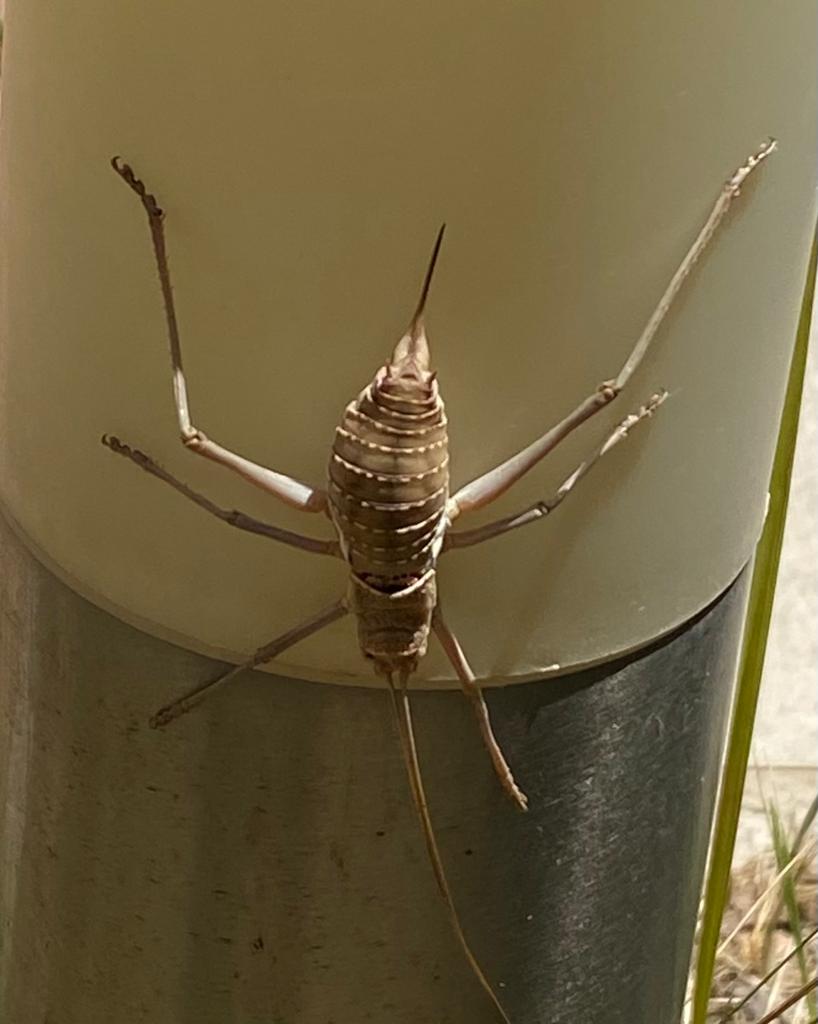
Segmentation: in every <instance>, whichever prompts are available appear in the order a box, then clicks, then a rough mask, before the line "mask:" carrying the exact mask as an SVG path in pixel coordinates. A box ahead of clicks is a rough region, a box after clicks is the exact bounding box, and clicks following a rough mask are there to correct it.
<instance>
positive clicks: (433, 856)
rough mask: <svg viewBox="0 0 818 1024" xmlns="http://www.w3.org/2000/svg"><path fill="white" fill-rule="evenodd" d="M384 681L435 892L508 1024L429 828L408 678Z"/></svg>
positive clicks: (427, 807)
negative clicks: (471, 941)
mask: <svg viewBox="0 0 818 1024" xmlns="http://www.w3.org/2000/svg"><path fill="white" fill-rule="evenodd" d="M387 680H388V682H389V694H390V696H391V698H392V709H393V711H394V713H395V721H396V722H397V726H398V735H399V736H400V744H401V750H402V751H403V759H404V763H405V765H406V771H407V774H408V776H409V786H410V788H411V790H412V799H413V801H414V804H415V810H416V811H417V813H418V817H419V818H420V825H421V829H422V831H423V838H424V840H425V842H426V850H427V852H428V854H429V861H430V863H431V866H432V871H433V873H434V876H435V881H436V882H437V887H438V890H439V891H440V895H441V897H442V898H443V902H444V903H445V905H446V909H447V910H448V912H449V917H450V919H451V922H452V927H453V929H454V932H455V935H456V936H457V939H458V941H459V942H460V945H461V947H462V949H463V952H464V954H465V956H466V960H467V961H468V963H469V966H470V967H471V969H472V971H473V972H474V975H475V977H476V978H477V980H478V981H479V982H480V985H481V986H482V987H483V989H484V991H485V992H486V995H488V997H489V999H491V1001H492V1003H494V1006H495V1008H496V1010H497V1012H498V1013H499V1014H500V1017H501V1018H502V1019H503V1021H504V1022H505V1024H511V1022H510V1020H509V1018H508V1015H507V1014H506V1012H505V1010H504V1009H503V1007H502V1005H501V1003H500V1000H499V999H498V998H497V995H496V994H495V992H494V989H493V988H492V987H491V983H490V982H489V980H488V978H487V977H486V976H485V974H484V973H483V968H482V967H481V966H480V964H479V963H478V962H477V958H476V957H475V955H474V953H473V952H472V950H471V946H470V945H469V943H468V940H467V938H466V935H465V933H464V931H463V925H462V924H461V923H460V916H459V914H458V913H457V908H456V907H455V903H454V897H453V896H452V891H451V889H450V887H449V882H448V879H447V878H446V872H445V870H444V868H443V858H442V857H441V855H440V849H439V848H438V845H437V839H436V838H435V831H434V826H433V825H432V817H431V815H430V813H429V804H428V802H427V800H426V792H425V790H424V788H423V778H422V776H421V771H420V760H419V758H418V750H417V744H416V743H415V730H414V726H413V724H412V708H411V705H410V703H409V693H408V690H407V686H406V684H407V676H406V675H405V674H402V675H401V678H400V693H398V691H397V689H396V687H395V683H394V681H393V679H392V676H391V675H389V676H387Z"/></svg>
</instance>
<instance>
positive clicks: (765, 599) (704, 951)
mask: <svg viewBox="0 0 818 1024" xmlns="http://www.w3.org/2000/svg"><path fill="white" fill-rule="evenodd" d="M817 239H818V235H815V236H813V244H812V251H811V253H810V259H809V265H808V268H807V278H806V281H805V284H804V297H803V300H802V303H801V314H800V317H799V321H798V331H797V334H796V339H795V348H794V350H793V355H792V361H791V363H790V371H789V378H788V381H787V391H786V396H785V399H784V409H783V412H782V415H781V425H780V427H779V432H778V443H777V445H776V450H775V458H774V460H773V469H772V475H771V478H770V505H769V509H768V512H767V519H766V522H765V524H764V530H763V531H762V534H761V540H760V541H759V544H758V547H757V549H756V555H755V560H754V564H753V576H752V583H751V586H750V597H749V602H748V606H747V616H746V620H745V629H744V639H743V642H742V651H741V658H740V663H739V673H738V686H737V691H736V699H735V703H734V709H733V715H732V719H731V726H730V736H729V739H728V744H727V757H726V760H725V765H724V771H723V776H722V786H721V793H720V796H719V806H718V811H717V815H716V826H715V829H714V833H713V842H712V848H711V858H710V867H709V871H708V876H707V882H706V885H705V895H704V912H703V916H702V927H701V936H700V940H699V954H698V959H697V963H696V978H695V985H694V993H693V1015H692V1024H706V1020H707V1008H708V1003H709V1000H710V989H711V986H712V983H713V969H714V963H715V955H716V947H717V945H718V940H719V931H720V928H721V920H722V916H723V914H724V907H725V904H726V902H727V894H728V891H729V885H730V868H731V866H732V861H733V850H734V848H735V842H736V831H737V828H738V817H739V812H740V809H741V797H742V794H743V792H744V780H745V777H746V774H747V763H748V760H749V757H750V743H751V740H752V735H753V726H754V724H755V714H756V708H757V706H758V693H759V689H760V686H761V673H762V669H763V667H764V654H765V651H766V648H767V636H768V634H769V629H770V619H771V616H772V608H773V598H774V595H775V582H776V577H777V575H778V565H779V562H780V560H781V546H782V541H783V537H784V522H785V519H786V514H787V504H788V500H789V491H790V480H791V478H792V466H793V459H794V455H795V439H796V434H797V431H798V414H799V410H800V407H801V395H802V392H803V388H804V374H805V369H806V361H807V349H808V347H809V330H810V323H811V320H812V300H813V293H814V290H815V268H816V253H818V245H817V244H816V240H817ZM771 1019H772V1018H771Z"/></svg>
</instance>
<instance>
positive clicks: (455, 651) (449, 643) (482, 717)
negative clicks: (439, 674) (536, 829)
mask: <svg viewBox="0 0 818 1024" xmlns="http://www.w3.org/2000/svg"><path fill="white" fill-rule="evenodd" d="M432 628H433V629H434V631H435V633H436V634H437V638H438V640H440V643H441V646H442V647H443V650H444V651H445V652H446V657H447V658H448V659H449V661H450V662H451V665H452V668H453V669H454V670H455V672H456V673H457V677H458V679H459V680H460V683H461V686H462V687H463V692H464V693H465V694H466V696H467V697H468V698H469V700H470V701H471V704H472V707H473V708H474V712H475V714H476V715H477V721H478V724H479V726H480V733H481V735H482V737H483V742H484V743H485V745H486V749H487V750H488V752H489V757H490V758H491V763H492V764H493V765H494V770H495V772H496V773H497V777H498V778H499V780H500V784H501V785H502V787H503V789H504V790H505V791H506V793H508V795H509V796H510V797H511V799H512V800H513V801H514V802H515V803H516V804H517V806H518V807H519V808H520V810H521V811H527V810H528V797H527V796H526V795H525V793H523V792H522V790H521V789H520V788H519V786H518V785H517V783H516V782H515V781H514V776H513V775H512V774H511V769H510V768H509V766H508V762H507V761H506V759H505V757H504V756H503V751H502V750H501V749H500V744H499V743H498V742H497V737H496V736H495V735H494V730H493V729H492V727H491V719H490V718H489V709H488V707H487V706H486V701H485V699H484V697H483V691H482V690H481V689H480V686H479V685H478V683H477V680H476V679H475V676H474V672H473V671H472V668H471V665H469V663H468V661H467V660H466V655H465V654H464V652H463V648H462V647H461V646H460V643H459V641H458V639H457V637H456V636H455V635H454V633H452V631H451V630H450V629H449V627H448V626H447V625H446V622H445V620H444V618H443V615H442V614H441V612H440V607H439V606H438V607H437V608H436V609H435V612H434V617H433V619H432Z"/></svg>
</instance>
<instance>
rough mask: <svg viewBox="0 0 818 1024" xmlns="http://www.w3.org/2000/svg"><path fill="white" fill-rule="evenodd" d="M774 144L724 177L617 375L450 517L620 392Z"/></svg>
mask: <svg viewBox="0 0 818 1024" xmlns="http://www.w3.org/2000/svg"><path fill="white" fill-rule="evenodd" d="M775 146H776V143H775V141H774V140H773V139H769V140H768V141H767V142H765V143H764V145H763V146H762V147H761V148H760V149H759V150H758V151H757V152H756V153H754V154H753V155H752V156H750V157H749V158H748V159H747V161H746V162H745V163H744V164H742V166H741V167H739V168H738V169H737V170H736V171H735V173H734V174H732V175H731V177H730V178H729V179H728V180H727V181H726V182H725V184H724V186H723V188H722V190H721V193H720V194H719V197H718V199H717V200H716V202H715V204H714V206H713V208H712V210H711V211H710V215H709V216H708V218H707V220H706V221H705V223H704V226H703V227H702V229H701V231H699V234H698V235H697V236H696V239H695V241H694V242H693V244H692V245H691V247H690V249H689V250H688V251H687V255H686V256H685V258H684V259H683V260H682V262H681V263H680V265H679V268H678V270H677V271H676V273H675V274H674V275H673V277H672V278H671V279H670V283H669V284H668V286H667V288H666V289H665V292H664V294H663V295H662V298H661V299H660V300H659V304H658V305H657V307H656V309H655V310H654V311H653V313H652V314H651V316H650V319H649V320H648V322H647V324H646V325H645V329H644V330H643V331H642V333H641V334H640V336H639V338H638V339H637V342H636V344H635V345H634V347H633V349H632V350H631V353H630V355H629V356H628V358H627V359H626V360H625V363H624V365H623V366H622V369H621V370H620V371H619V373H618V374H617V376H616V377H615V378H613V379H612V380H606V381H603V383H602V384H600V385H599V387H598V388H597V389H596V391H594V392H593V394H591V395H589V396H588V397H587V398H586V399H584V401H582V402H580V404H579V405H578V406H577V407H576V409H574V410H573V412H571V413H569V414H568V415H567V416H566V417H565V419H564V420H562V421H561V422H560V423H557V424H556V426H554V427H552V428H551V429H550V430H548V431H547V432H546V433H545V434H543V435H542V437H540V438H538V439H537V440H536V441H534V442H533V443H532V444H530V445H529V446H528V447H527V448H524V449H523V450H522V451H520V452H517V454H516V455H512V457H511V458H510V459H507V460H506V461H505V462H503V463H501V464H500V465H499V466H496V467H495V468H494V469H492V470H489V472H488V473H484V474H483V475H482V476H480V477H478V478H477V479H476V480H472V481H471V483H468V484H466V485H465V487H461V488H460V490H459V491H457V492H456V493H455V494H454V495H453V497H451V498H450V499H449V504H448V507H447V512H448V516H449V520H450V521H451V520H453V519H455V518H456V517H457V516H458V515H460V513H462V512H469V511H471V510H473V509H477V508H482V507H483V506H484V505H488V504H489V503H490V502H492V501H494V500H495V498H499V497H500V495H501V494H504V493H505V492H506V491H507V490H508V488H509V487H511V485H512V484H514V483H516V482H517V481H518V480H519V479H520V477H522V476H524V475H525V474H526V473H527V472H528V471H529V470H530V469H531V468H532V467H533V466H535V465H536V464H537V463H538V462H539V461H540V459H542V458H543V457H544V456H545V455H547V454H548V453H549V452H550V451H552V450H553V449H554V448H555V447H556V446H557V445H558V444H559V442H560V441H562V440H563V438H565V437H567V436H568V434H570V433H571V432H572V431H573V430H575V429H576V428H577V427H578V426H580V424H582V423H584V422H585V421H586V420H587V419H589V418H590V417H591V416H593V415H594V414H595V413H597V412H599V411H600V409H604V408H605V406H607V405H609V404H610V403H611V402H612V401H613V400H614V399H615V398H616V396H617V395H618V394H619V393H620V391H621V390H622V388H623V387H624V386H625V385H626V384H627V382H628V381H629V380H630V378H631V377H632V375H633V374H634V372H635V371H636V369H637V367H638V366H639V364H640V363H641V362H642V359H643V357H644V355H645V352H646V351H647V350H648V347H649V346H650V343H651V342H652V341H653V338H654V336H655V335H656V332H657V331H658V329H659V327H660V325H661V323H662V321H663V320H664V318H665V316H666V315H667V312H668V310H669V309H670V307H671V305H672V304H673V300H674V299H675V298H676V296H677V294H678V293H679V290H680V289H681V287H682V285H683V284H684V282H685V280H686V278H687V277H688V275H689V274H690V271H691V270H692V269H693V267H694V266H695V265H696V263H697V262H698V260H699V257H700V256H701V255H702V253H703V252H704V251H705V249H706V248H707V246H708V243H709V242H710V240H711V239H712V237H713V235H714V234H715V233H716V229H717V228H718V227H719V225H720V224H721V222H722V220H723V219H724V216H725V214H726V213H727V211H728V209H729V208H730V204H731V203H732V201H733V200H734V199H735V198H736V197H737V196H738V195H740V193H741V186H742V185H743V183H744V181H745V180H746V179H747V177H748V176H749V175H750V174H751V173H752V171H754V170H755V168H756V167H758V165H759V164H760V163H761V162H762V160H764V159H765V157H767V156H769V155H770V153H772V151H773V150H774V149H775Z"/></svg>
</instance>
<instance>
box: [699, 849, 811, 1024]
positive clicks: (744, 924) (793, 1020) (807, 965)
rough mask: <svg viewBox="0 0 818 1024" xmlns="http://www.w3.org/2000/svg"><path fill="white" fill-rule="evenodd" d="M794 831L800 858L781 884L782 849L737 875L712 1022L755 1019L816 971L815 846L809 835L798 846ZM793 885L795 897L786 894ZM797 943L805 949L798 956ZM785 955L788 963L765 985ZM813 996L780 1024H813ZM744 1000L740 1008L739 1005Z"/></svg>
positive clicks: (747, 1023)
mask: <svg viewBox="0 0 818 1024" xmlns="http://www.w3.org/2000/svg"><path fill="white" fill-rule="evenodd" d="M796 836H797V830H790V831H789V833H787V834H786V836H785V838H786V841H787V842H788V844H789V848H790V852H791V853H795V854H796V857H795V863H794V865H793V867H792V868H791V869H790V870H789V871H788V872H787V873H786V874H785V875H784V878H783V879H782V878H779V880H778V882H777V883H776V878H778V877H779V876H780V875H781V868H782V867H783V866H784V864H782V863H781V859H780V852H781V851H780V850H779V851H778V854H777V853H776V850H775V849H771V850H770V851H769V852H768V853H765V854H762V855H761V856H758V857H755V858H753V859H752V860H750V861H748V862H747V863H745V864H744V865H742V866H741V867H739V868H737V869H735V870H734V871H733V873H732V877H731V893H730V902H729V904H728V907H727V911H726V913H725V915H724V919H723V921H722V929H721V942H722V948H721V951H720V953H719V956H718V959H717V962H716V973H715V977H714V981H713V989H712V997H711V1001H710V1013H709V1015H708V1021H712V1022H713V1024H717V1022H721V1021H724V1020H727V1019H729V1020H730V1021H731V1022H732V1024H757V1022H758V1021H760V1020H762V1019H763V1018H764V1017H765V1015H766V1014H768V1013H770V1012H771V1011H772V1010H774V1008H775V1007H777V1006H779V1005H780V1004H781V1003H783V1002H784V1001H786V999H787V998H788V997H790V996H792V995H793V994H795V993H796V992H798V991H799V989H801V988H802V987H803V986H804V984H805V982H808V981H809V980H810V979H812V978H813V977H814V976H815V973H816V937H815V934H814V931H815V929H816V928H818V914H816V897H818V879H817V878H816V843H815V838H814V836H813V835H812V834H811V832H810V833H808V834H807V835H805V836H804V838H803V842H802V843H801V845H800V849H799V850H798V851H793V850H792V846H793V845H794V844H795V840H796ZM788 882H789V884H790V885H791V889H790V892H791V895H792V897H793V898H792V900H791V901H788V900H787V898H786V892H785V888H786V884H787V883H788ZM774 883H775V884H774ZM793 911H794V912H795V917H794V916H793ZM733 933H735V934H733ZM731 936H732V938H731ZM728 939H729V941H727V942H725V940H728ZM800 943H803V946H802V949H801V951H799V952H798V953H793V951H794V950H795V948H796V947H797V946H798V945H799V944H800ZM787 957H789V959H788V960H787V962H786V963H785V964H784V966H783V967H781V968H780V970H778V971H777V972H776V973H774V974H773V975H772V977H770V978H769V980H768V981H767V982H766V983H764V984H762V985H760V983H761V982H762V981H763V979H765V978H767V976H768V975H769V974H770V973H771V972H772V971H773V970H774V968H776V967H777V966H778V965H779V964H781V963H782V962H783V961H784V960H785V959H786V958H787ZM759 985H760V987H759ZM745 1000H746V1001H745ZM813 1001H814V995H813V996H812V1000H811V999H810V998H804V999H801V1000H800V1001H799V1002H798V1003H797V1004H796V1005H795V1006H793V1007H792V1008H790V1009H788V1010H786V1011H784V1012H783V1013H782V1014H781V1016H780V1017H779V1018H777V1019H778V1020H779V1021H780V1022H781V1024H811V1022H812V1021H813V1020H814V1017H815V1013H814V1009H813V1008H812V1006H811V1005H810V1004H811V1002H813ZM739 1003H742V1004H743V1005H741V1007H740V1008H739V1009H736V1007H737V1006H738V1004H739ZM731 1012H732V1015H731Z"/></svg>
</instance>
